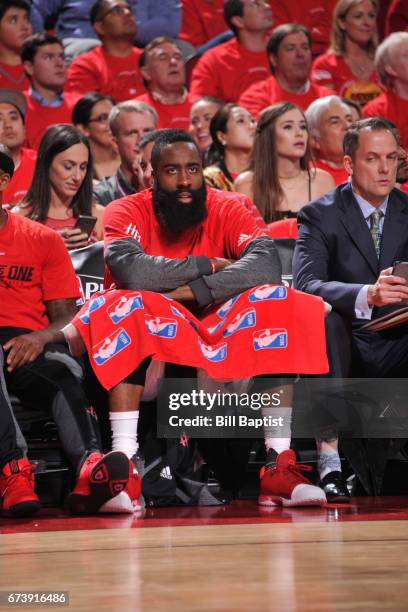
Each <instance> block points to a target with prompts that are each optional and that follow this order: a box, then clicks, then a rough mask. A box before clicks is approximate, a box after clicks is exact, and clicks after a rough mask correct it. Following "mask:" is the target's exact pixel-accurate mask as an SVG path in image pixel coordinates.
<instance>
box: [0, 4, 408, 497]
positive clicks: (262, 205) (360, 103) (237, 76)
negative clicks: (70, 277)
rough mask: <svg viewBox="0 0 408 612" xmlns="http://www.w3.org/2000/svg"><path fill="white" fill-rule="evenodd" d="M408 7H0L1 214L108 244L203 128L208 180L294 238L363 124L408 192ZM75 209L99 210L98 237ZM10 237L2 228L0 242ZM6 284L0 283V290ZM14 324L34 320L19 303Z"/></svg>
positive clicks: (346, 174) (347, 170)
mask: <svg viewBox="0 0 408 612" xmlns="http://www.w3.org/2000/svg"><path fill="white" fill-rule="evenodd" d="M384 5H386V6H384ZM406 7H407V3H406V2H402V1H400V0H390V1H388V2H380V0H337V1H336V0H298V1H297V2H290V3H289V2H287V3H283V2H281V1H280V0H182V1H181V2H180V1H178V0H157V1H156V0H155V2H150V1H147V0H96V2H95V1H94V0H92V1H91V0H87V1H84V0H46V1H44V0H32V1H31V2H30V1H29V0H0V145H1V146H2V147H3V146H4V147H3V148H4V150H3V148H2V149H1V151H0V161H2V160H3V162H4V165H3V166H1V172H2V174H4V173H5V174H7V175H8V180H7V181H5V182H4V185H3V183H2V184H1V185H2V186H1V194H2V207H3V212H4V214H6V215H7V218H10V219H11V218H14V215H17V216H19V217H27V218H28V219H30V220H31V221H32V222H35V223H36V224H41V225H42V226H48V228H50V230H54V232H57V233H58V234H59V236H60V237H61V239H62V240H61V241H60V243H59V244H65V247H66V248H67V249H68V251H71V250H75V249H78V248H84V247H86V246H88V245H91V244H93V243H95V242H97V241H100V240H103V239H104V224H103V221H102V218H103V213H104V209H105V208H109V206H110V204H111V203H112V202H113V201H115V200H117V199H118V198H122V197H128V196H133V195H134V194H137V193H139V192H141V191H143V190H145V189H147V188H149V187H151V186H152V185H153V175H154V171H153V167H154V162H152V160H151V153H152V148H153V146H154V144H155V142H156V141H157V139H158V138H159V140H160V138H161V136H162V134H163V132H162V130H163V129H166V128H177V129H180V130H184V131H185V132H186V133H189V134H190V135H191V137H192V139H193V141H195V143H196V144H197V146H198V149H199V151H200V155H201V158H202V164H203V167H204V179H205V183H206V184H207V186H208V187H211V188H214V189H217V190H221V191H228V192H232V193H236V194H241V195H238V196H237V198H238V201H239V202H240V203H241V205H244V206H245V208H246V210H247V211H249V214H250V215H251V219H252V221H253V222H254V223H255V226H256V227H257V228H260V229H261V230H262V231H270V232H271V235H273V225H274V223H276V222H281V221H282V220H285V219H288V218H292V219H293V224H291V225H290V226H289V225H288V226H284V227H287V237H293V236H295V237H296V235H297V229H296V218H297V217H298V214H299V212H300V211H301V210H302V209H303V207H304V206H305V205H307V204H308V203H309V202H312V201H314V200H316V199H318V198H320V197H321V196H323V195H324V194H326V193H328V192H332V190H333V189H334V188H335V187H339V186H341V185H344V184H346V185H347V184H350V181H351V177H352V174H353V165H352V164H350V163H349V164H348V165H347V164H344V145H343V142H344V138H345V134H346V133H348V131H349V130H350V126H353V125H358V122H359V121H360V120H362V118H363V117H364V118H376V117H381V118H383V119H384V120H385V123H384V125H386V126H387V125H388V126H389V128H388V129H389V130H390V131H391V132H392V134H393V138H394V139H396V141H397V142H398V159H399V165H398V173H397V181H399V182H397V187H398V189H399V191H398V193H401V192H402V191H407V190H408V189H407V185H408V171H407V168H408V164H407V152H408V11H407V8H406ZM379 15H385V16H386V18H385V20H384V24H382V26H383V27H381V28H379V22H378V20H379V19H380V17H379ZM379 32H381V33H382V34H383V35H382V40H381V38H380V35H379ZM367 125H371V124H367ZM373 125H374V124H373ZM381 125H383V124H381ZM370 129H371V128H370ZM373 129H377V128H373ZM378 129H386V128H384V127H380V128H378ZM186 142H187V141H186ZM390 142H391V141H390ZM391 144H392V143H391ZM391 144H390V146H391ZM6 158H7V159H11V160H12V164H13V168H12V170H11V171H9V172H7V168H9V166H10V164H9V162H8V161H7V159H6ZM155 163H156V165H157V160H156V162H155ZM2 174H1V175H0V179H1V177H2ZM403 198H405V195H403ZM403 201H405V200H403ZM406 205H408V202H406ZM310 210H313V209H310ZM78 217H86V218H90V217H94V219H95V221H94V225H93V226H92V227H90V230H89V232H88V231H85V230H84V226H81V224H80V223H78ZM2 219H3V224H5V225H4V227H7V223H6V217H2ZM305 219H306V220H307V216H306V217H305ZM0 221H1V219H0ZM18 223H20V222H18ZM21 227H25V226H21ZM285 231H286V230H285ZM4 232H5V229H4V228H2V227H1V225H0V250H1V249H2V247H3V237H2V234H4ZM51 235H52V234H51ZM46 236H50V233H47V232H45V233H44V234H41V240H43V239H45V238H44V237H46ZM58 248H59V247H58ZM60 261H61V262H63V265H64V266H67V265H68V266H70V263H69V260H67V259H64V258H63V257H60ZM67 262H68V263H67ZM61 265H62V264H61ZM0 270H1V267H0ZM61 274H64V272H63V271H61ZM0 279H1V276H0ZM6 285H7V283H6V284H4V287H3V284H2V283H1V281H0V295H1V292H4V291H5V287H6ZM302 286H303V285H302ZM305 286H306V285H305ZM57 293H58V292H57ZM68 293H69V296H67V297H69V298H70V299H71V298H72V299H74V298H75V297H77V296H76V295H74V293H75V292H73V290H71V289H70V291H69V292H68ZM50 294H52V292H50ZM62 297H65V296H62ZM44 299H45V298H44ZM49 319H50V320H52V317H49ZM2 325H3V327H16V328H18V327H22V326H20V325H18V322H16V321H14V320H13V313H12V312H11V311H10V312H9V319H8V321H7V324H6V323H4V322H3V324H2ZM28 325H29V324H28ZM25 327H26V328H27V326H25ZM28 329H30V330H31V331H34V329H31V328H30V327H28ZM1 330H2V327H1V326H0V332H1ZM6 352H7V351H6ZM33 354H34V353H33ZM37 356H38V353H37V355H36V358H37ZM6 360H7V356H6ZM6 363H7V361H6ZM5 368H6V366H5ZM0 399H1V398H0ZM0 404H1V402H0ZM0 450H1V449H0ZM92 451H93V452H97V453H99V448H98V449H96V448H94V449H92ZM13 456H14V455H13ZM9 457H11V455H10V456H9ZM15 457H19V455H18V453H17V454H15ZM0 459H1V458H0ZM98 461H99V462H102V463H103V462H104V461H105V460H104V459H103V457H102V455H100V454H98V455H97V458H96V459H95V462H98ZM115 461H116V463H117V464H118V465H119V464H120V458H119V459H118V458H116V459H115V458H114V459H113V463H115ZM74 463H75V462H74ZM107 464H108V465H109V461H107ZM75 465H76V466H78V465H79V466H81V465H83V464H82V463H78V459H76V463H75ZM92 466H93V464H92ZM92 466H91V467H90V466H88V468H89V469H88V472H89V471H92V469H94V468H93V467H92ZM2 467H3V468H4V461H3V465H2V464H1V462H0V468H2ZM122 467H123V466H122ZM80 469H81V467H79V470H80ZM22 470H23V471H24V470H25V472H24V473H25V474H26V477H27V478H31V471H30V469H29V468H27V466H26V465H25V464H24V465H23V466H22ZM120 471H121V470H120V469H118V473H119V472H120ZM122 471H123V470H122ZM88 472H87V474H88ZM5 473H6V472H4V470H3V478H4V477H5V476H4V474H5ZM1 478H2V476H0V493H1ZM126 480H127V479H126ZM136 488H137V487H136ZM102 497H103V498H104V501H106V500H107V499H108V498H107V497H106V495H104V494H102V496H101V498H102ZM105 498H106V499H105ZM7 503H9V502H7ZM30 503H31V507H34V506H36V501H35V499H34V498H32V499H31V502H30ZM91 505H92V504H91ZM100 505H102V504H100ZM73 506H75V507H76V502H73ZM92 507H93V506H92Z"/></svg>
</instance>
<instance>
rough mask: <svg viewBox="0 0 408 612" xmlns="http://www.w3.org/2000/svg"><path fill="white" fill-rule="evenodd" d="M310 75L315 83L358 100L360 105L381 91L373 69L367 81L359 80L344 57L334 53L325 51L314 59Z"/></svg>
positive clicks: (344, 96)
mask: <svg viewBox="0 0 408 612" xmlns="http://www.w3.org/2000/svg"><path fill="white" fill-rule="evenodd" d="M311 77H312V80H313V81H314V82H315V83H316V84H317V85H324V86H326V87H332V88H333V89H334V90H335V92H336V93H337V94H338V95H339V96H340V97H342V98H347V100H353V101H354V102H358V103H359V104H361V106H364V104H367V102H370V100H374V98H376V97H377V96H379V95H380V94H381V93H382V89H381V87H380V84H379V80H378V76H377V73H376V71H375V70H373V71H372V73H371V74H370V78H369V79H368V81H360V80H359V79H357V77H356V75H355V74H354V73H353V72H352V70H351V68H350V66H349V65H348V64H346V62H345V61H344V59H343V58H342V57H338V56H337V55H334V53H325V54H324V55H321V56H320V57H317V58H316V59H315V61H314V62H313V66H312V75H311Z"/></svg>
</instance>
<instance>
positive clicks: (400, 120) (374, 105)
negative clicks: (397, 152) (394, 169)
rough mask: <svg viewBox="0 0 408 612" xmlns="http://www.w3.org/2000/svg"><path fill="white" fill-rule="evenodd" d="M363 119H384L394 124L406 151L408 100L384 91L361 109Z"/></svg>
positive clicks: (407, 142) (407, 147)
mask: <svg viewBox="0 0 408 612" xmlns="http://www.w3.org/2000/svg"><path fill="white" fill-rule="evenodd" d="M363 114H364V116H365V117H384V118H385V119H390V120H391V121H393V122H394V123H395V125H396V126H397V128H398V129H399V131H400V134H401V138H402V143H403V146H404V148H405V149H406V150H407V151H408V100H404V99H403V98H400V97H399V96H397V95H396V94H395V93H393V92H392V91H386V92H385V93H383V94H381V96H378V98H376V99H375V100H372V102H369V103H368V104H367V105H366V106H365V107H364V109H363Z"/></svg>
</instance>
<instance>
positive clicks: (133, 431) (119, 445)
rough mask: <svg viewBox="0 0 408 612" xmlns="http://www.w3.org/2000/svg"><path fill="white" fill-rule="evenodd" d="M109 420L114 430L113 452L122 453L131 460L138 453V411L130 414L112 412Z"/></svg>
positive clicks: (132, 411)
mask: <svg viewBox="0 0 408 612" xmlns="http://www.w3.org/2000/svg"><path fill="white" fill-rule="evenodd" d="M109 419H110V424H111V429H112V450H114V451H122V453H125V455H127V456H128V458H129V459H131V458H132V457H133V455H134V454H135V453H136V451H137V449H138V448H139V445H138V443H137V422H138V419H139V411H138V410H130V411H129V412H110V413H109Z"/></svg>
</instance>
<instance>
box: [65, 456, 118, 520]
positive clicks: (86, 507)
mask: <svg viewBox="0 0 408 612" xmlns="http://www.w3.org/2000/svg"><path fill="white" fill-rule="evenodd" d="M128 479H129V461H128V458H127V457H126V455H125V454H124V453H120V452H118V451H114V452H111V453H107V454H106V455H102V453H98V452H95V453H91V454H90V455H89V456H88V457H87V458H86V459H85V461H84V463H83V464H82V467H81V470H80V472H79V476H78V480H77V482H76V485H75V487H74V489H73V490H72V492H71V493H70V495H69V497H68V501H67V503H68V508H69V510H70V511H71V512H73V513H74V514H94V513H96V512H97V511H98V510H99V508H100V507H101V506H102V505H103V504H104V503H105V502H107V501H108V500H109V499H112V498H114V497H115V496H116V495H118V494H119V493H120V492H121V491H123V490H124V489H125V487H126V485H127V483H128Z"/></svg>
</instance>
